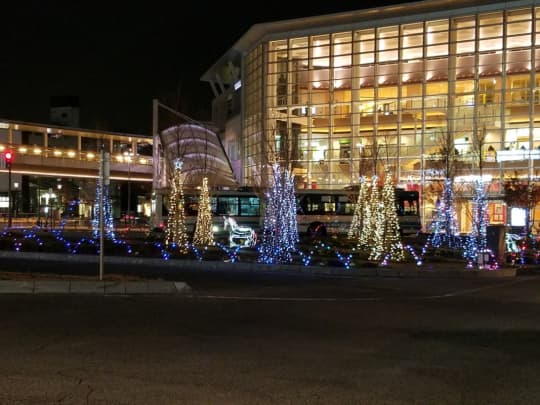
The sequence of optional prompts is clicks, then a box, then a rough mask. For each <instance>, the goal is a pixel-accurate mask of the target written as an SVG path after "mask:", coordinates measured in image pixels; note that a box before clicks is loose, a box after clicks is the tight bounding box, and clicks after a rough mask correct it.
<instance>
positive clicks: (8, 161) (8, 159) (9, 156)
mask: <svg viewBox="0 0 540 405" xmlns="http://www.w3.org/2000/svg"><path fill="white" fill-rule="evenodd" d="M4 161H5V162H6V168H8V169H9V168H10V167H11V164H12V163H13V152H12V151H10V150H6V151H5V152H4Z"/></svg>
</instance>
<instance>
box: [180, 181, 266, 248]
mask: <svg viewBox="0 0 540 405" xmlns="http://www.w3.org/2000/svg"><path fill="white" fill-rule="evenodd" d="M184 207H185V218H186V220H185V222H186V228H187V231H188V233H190V234H193V233H194V232H195V224H196V223H197V213H198V207H199V194H197V193H186V194H185V195H184ZM210 207H211V211H212V230H213V232H214V235H215V236H216V239H218V240H219V239H224V238H225V237H226V235H227V234H228V230H226V229H225V218H228V217H232V218H233V219H234V221H235V222H236V223H237V224H238V226H240V227H242V228H252V229H253V230H254V231H255V232H256V233H257V234H258V233H259V231H260V228H261V226H262V217H261V215H263V214H262V212H261V197H260V196H259V195H258V194H257V193H256V192H254V191H249V190H214V191H211V192H210Z"/></svg>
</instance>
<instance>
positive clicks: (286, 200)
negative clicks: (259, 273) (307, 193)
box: [259, 164, 298, 264]
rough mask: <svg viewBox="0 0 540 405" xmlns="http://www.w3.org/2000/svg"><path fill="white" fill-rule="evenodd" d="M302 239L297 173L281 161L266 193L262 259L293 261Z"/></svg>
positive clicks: (263, 260) (280, 261)
mask: <svg viewBox="0 0 540 405" xmlns="http://www.w3.org/2000/svg"><path fill="white" fill-rule="evenodd" d="M296 243H298V224H297V221H296V196H295V194H294V177H293V176H291V174H290V173H289V171H288V170H284V169H282V168H281V167H280V166H279V165H278V164H274V166H273V183H272V186H271V188H270V189H269V190H268V192H267V193H266V211H265V215H264V222H263V229H262V235H261V244H260V246H259V262H261V263H266V264H281V263H290V262H292V253H293V252H295V251H296Z"/></svg>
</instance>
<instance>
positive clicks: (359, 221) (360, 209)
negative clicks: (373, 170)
mask: <svg viewBox="0 0 540 405" xmlns="http://www.w3.org/2000/svg"><path fill="white" fill-rule="evenodd" d="M368 191H369V186H368V184H367V182H366V179H365V177H363V176H362V177H361V178H360V188H359V189H358V197H357V199H356V204H355V206H354V213H353V218H352V221H351V225H350V227H349V232H348V234H347V237H348V238H349V239H350V240H354V241H356V242H357V243H359V242H360V237H361V235H362V228H363V227H364V222H365V212H366V201H367V197H368Z"/></svg>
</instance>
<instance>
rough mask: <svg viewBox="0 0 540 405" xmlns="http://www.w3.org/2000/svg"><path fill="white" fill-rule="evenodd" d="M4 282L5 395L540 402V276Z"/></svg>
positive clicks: (46, 399)
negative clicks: (150, 286)
mask: <svg viewBox="0 0 540 405" xmlns="http://www.w3.org/2000/svg"><path fill="white" fill-rule="evenodd" d="M192 288H193V295H191V296H184V295H159V296H144V295H134V296H118V295H113V296H107V295H100V296H89V295H0V347H1V348H2V350H0V364H1V367H0V403H1V404H40V405H41V404H534V403H539V402H540V400H539V398H540V386H539V385H538V375H539V372H540V346H539V345H538V342H539V341H540V339H539V338H540V333H539V328H540V324H539V323H538V319H540V294H539V293H538V291H540V278H538V277H519V278H516V279H512V280H448V279H447V280H418V279H368V278H366V279H362V280H350V282H349V283H347V281H346V280H339V281H330V280H327V282H326V283H319V282H312V283H310V282H307V283H306V282H298V280H295V281H292V282H291V283H287V282H286V280H284V279H279V280H278V281H275V282H270V281H268V282H264V283H255V282H241V283H238V282H236V281H235V280H233V281H227V280H223V279H222V280H207V281H206V282H205V281H204V280H198V281H195V282H194V283H193V285H192Z"/></svg>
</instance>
